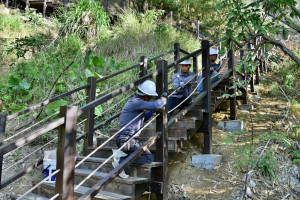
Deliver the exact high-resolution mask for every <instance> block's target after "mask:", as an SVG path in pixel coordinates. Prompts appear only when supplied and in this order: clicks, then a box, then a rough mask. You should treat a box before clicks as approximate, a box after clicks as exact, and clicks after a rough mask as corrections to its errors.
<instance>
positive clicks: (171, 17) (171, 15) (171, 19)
mask: <svg viewBox="0 0 300 200" xmlns="http://www.w3.org/2000/svg"><path fill="white" fill-rule="evenodd" d="M170 23H171V25H173V11H170Z"/></svg>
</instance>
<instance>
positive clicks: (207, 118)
mask: <svg viewBox="0 0 300 200" xmlns="http://www.w3.org/2000/svg"><path fill="white" fill-rule="evenodd" d="M201 47H202V50H203V51H202V74H203V76H202V77H203V78H204V80H203V92H207V94H206V95H205V97H204V98H203V109H204V112H203V124H202V130H203V133H204V150H203V153H204V154H211V153H212V113H211V84H210V64H209V41H208V40H202V41H201Z"/></svg>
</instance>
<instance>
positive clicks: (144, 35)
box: [95, 9, 200, 63]
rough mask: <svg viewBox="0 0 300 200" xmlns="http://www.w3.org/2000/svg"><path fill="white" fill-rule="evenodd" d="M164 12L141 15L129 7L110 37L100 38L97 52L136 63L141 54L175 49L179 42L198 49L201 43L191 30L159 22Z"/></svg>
mask: <svg viewBox="0 0 300 200" xmlns="http://www.w3.org/2000/svg"><path fill="white" fill-rule="evenodd" d="M160 16H161V11H154V10H149V11H146V12H145V13H144V14H137V13H135V12H134V11H132V10H130V9H128V10H126V12H125V13H124V14H120V15H119V22H118V24H117V25H116V26H114V27H112V31H111V35H110V37H109V38H107V39H105V40H102V41H99V42H98V44H97V46H96V48H95V50H96V55H102V54H104V53H105V54H106V55H107V56H108V57H114V58H115V59H116V61H119V62H120V61H122V60H127V61H130V62H134V63H136V62H137V61H138V60H139V57H140V56H143V55H157V54H160V53H163V52H166V50H168V49H173V48H174V43H175V42H179V43H180V45H181V48H182V49H185V50H187V51H194V50H196V49H199V46H200V43H199V41H196V39H195V38H194V37H193V36H191V35H190V34H188V33H185V32H176V29H175V28H174V27H172V26H171V25H170V24H169V23H168V22H166V23H164V22H159V21H158V19H159V18H160Z"/></svg>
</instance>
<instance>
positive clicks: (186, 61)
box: [179, 59, 192, 65]
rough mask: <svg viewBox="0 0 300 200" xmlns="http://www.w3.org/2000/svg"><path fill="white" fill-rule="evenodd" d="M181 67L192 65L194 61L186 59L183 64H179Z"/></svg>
mask: <svg viewBox="0 0 300 200" xmlns="http://www.w3.org/2000/svg"><path fill="white" fill-rule="evenodd" d="M179 64H180V65H191V64H192V61H191V59H186V60H184V61H182V62H181V63H179Z"/></svg>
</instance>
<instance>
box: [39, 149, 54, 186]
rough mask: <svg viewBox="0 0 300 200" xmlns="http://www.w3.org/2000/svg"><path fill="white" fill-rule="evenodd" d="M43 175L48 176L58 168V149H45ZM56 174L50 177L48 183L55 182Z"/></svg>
mask: <svg viewBox="0 0 300 200" xmlns="http://www.w3.org/2000/svg"><path fill="white" fill-rule="evenodd" d="M43 166H44V169H43V171H42V172H43V177H44V178H46V177H48V176H49V175H50V174H52V173H53V172H55V170H56V150H54V151H45V152H44V159H43ZM55 178H56V175H53V176H52V177H50V178H48V179H47V180H46V183H54V182H55Z"/></svg>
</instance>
